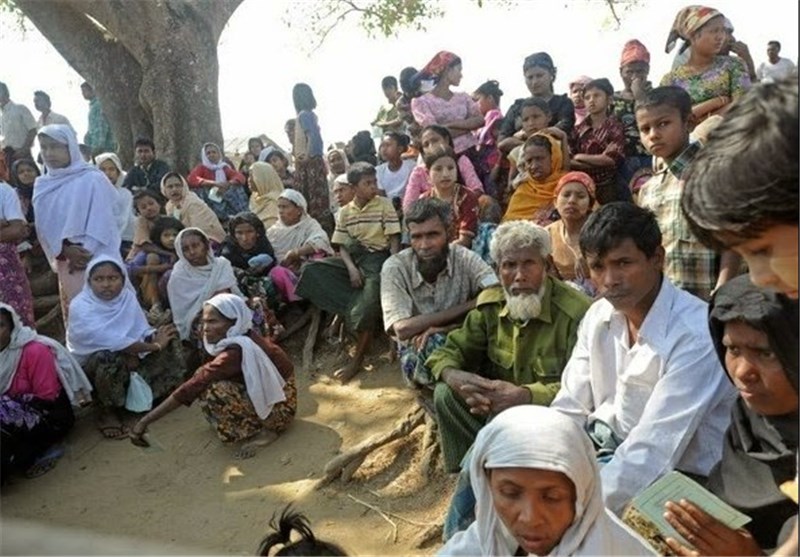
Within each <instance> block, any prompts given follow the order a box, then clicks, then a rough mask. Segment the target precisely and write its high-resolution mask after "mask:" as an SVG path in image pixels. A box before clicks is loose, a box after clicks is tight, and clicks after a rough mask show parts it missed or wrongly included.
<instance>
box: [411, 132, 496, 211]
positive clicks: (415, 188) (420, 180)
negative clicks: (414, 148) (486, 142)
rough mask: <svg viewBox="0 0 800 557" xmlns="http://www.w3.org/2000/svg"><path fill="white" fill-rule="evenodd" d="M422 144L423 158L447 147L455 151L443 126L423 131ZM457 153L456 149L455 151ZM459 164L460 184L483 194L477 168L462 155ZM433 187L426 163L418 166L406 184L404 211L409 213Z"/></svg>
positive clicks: (450, 138) (421, 135) (451, 139)
mask: <svg viewBox="0 0 800 557" xmlns="http://www.w3.org/2000/svg"><path fill="white" fill-rule="evenodd" d="M420 139H421V142H422V156H423V157H425V156H426V155H427V154H429V153H432V152H434V151H440V150H442V149H444V148H446V147H449V148H450V149H453V138H452V137H451V136H450V132H449V131H447V128H444V127H442V126H437V125H433V126H427V127H425V128H423V129H422V133H421V134H420ZM453 150H454V151H455V149H453ZM457 163H458V176H459V177H458V182H459V183H461V184H464V186H465V187H466V188H467V189H468V190H470V191H471V192H472V193H474V194H475V195H481V194H483V183H481V181H480V178H478V175H477V173H476V172H475V167H474V166H473V165H472V161H470V160H469V158H467V157H466V156H464V155H462V156H460V157H458V158H457ZM431 187H432V185H431V183H430V180H429V179H428V169H427V168H426V167H425V164H424V162H423V163H421V164H417V167H416V168H415V169H414V170H412V171H411V175H410V176H409V177H408V183H407V184H406V193H405V195H404V196H403V211H407V210H408V208H409V207H411V204H412V203H414V201H416V200H417V199H419V198H420V196H421V195H422V194H423V193H425V192H426V191H430V189H431Z"/></svg>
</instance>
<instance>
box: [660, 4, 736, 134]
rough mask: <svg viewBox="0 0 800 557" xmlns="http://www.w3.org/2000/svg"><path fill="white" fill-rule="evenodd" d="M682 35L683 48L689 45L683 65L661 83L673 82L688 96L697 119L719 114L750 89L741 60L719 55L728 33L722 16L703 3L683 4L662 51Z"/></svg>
mask: <svg viewBox="0 0 800 557" xmlns="http://www.w3.org/2000/svg"><path fill="white" fill-rule="evenodd" d="M679 37H680V38H682V39H683V40H684V41H686V42H685V43H684V45H683V46H682V47H681V48H682V49H685V48H686V47H688V46H689V45H690V44H691V47H692V48H691V54H690V55H689V61H688V62H687V63H686V64H683V65H681V66H678V67H677V68H675V69H673V70H672V71H670V72H669V73H667V74H666V75H665V76H664V77H663V78H662V79H661V85H675V86H678V87H681V88H682V89H685V90H686V91H687V92H688V93H689V96H690V97H692V103H693V106H692V113H693V114H694V116H695V118H697V119H698V121H702V120H704V119H706V118H707V117H709V116H711V115H714V114H723V113H724V112H725V111H727V109H728V107H729V105H730V103H731V102H733V101H735V100H736V99H738V98H739V97H741V96H742V95H743V94H744V92H745V91H747V89H749V88H750V75H749V73H748V71H747V68H746V67H745V65H744V63H743V62H742V61H741V60H740V59H738V58H735V57H732V56H721V55H720V51H721V50H722V48H723V46H724V45H725V42H726V40H727V38H728V32H727V31H726V29H725V16H724V15H723V14H722V13H721V12H719V11H717V10H715V9H714V8H709V7H706V6H687V7H686V8H683V9H682V10H681V11H679V12H678V14H677V15H676V16H675V22H674V23H673V24H672V30H671V31H670V33H669V37H668V38H667V46H666V51H667V52H670V51H672V49H673V48H675V43H676V42H677V39H678V38H679Z"/></svg>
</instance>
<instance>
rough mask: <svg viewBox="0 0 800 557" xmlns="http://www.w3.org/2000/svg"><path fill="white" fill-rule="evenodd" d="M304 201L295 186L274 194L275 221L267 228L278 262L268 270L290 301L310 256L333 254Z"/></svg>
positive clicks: (282, 294)
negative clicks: (294, 188)
mask: <svg viewBox="0 0 800 557" xmlns="http://www.w3.org/2000/svg"><path fill="white" fill-rule="evenodd" d="M307 210H308V204H307V203H306V199H305V197H303V194H302V193H300V192H299V191H297V190H288V189H287V190H284V191H283V193H281V194H280V196H279V197H278V214H279V219H278V222H276V223H275V224H273V225H272V226H271V227H270V228H269V229H268V230H267V238H268V239H269V241H270V244H272V249H273V250H274V252H275V258H276V259H277V261H278V265H276V266H275V267H273V268H272V270H271V271H270V273H269V276H270V278H271V279H272V282H273V284H274V285H275V288H277V290H278V292H280V294H281V296H282V297H283V299H284V301H287V302H294V301H297V300H299V299H300V298H299V297H298V296H297V295H296V294H295V292H294V291H295V287H296V286H297V280H298V276H299V275H300V268H301V267H302V265H303V263H305V262H306V261H307V260H308V259H311V258H320V257H327V256H329V255H333V247H331V243H330V240H329V239H328V235H327V234H326V233H325V231H324V230H323V229H322V226H320V224H319V223H318V222H317V221H316V220H315V219H313V218H311V216H310V215H309V214H308V212H307Z"/></svg>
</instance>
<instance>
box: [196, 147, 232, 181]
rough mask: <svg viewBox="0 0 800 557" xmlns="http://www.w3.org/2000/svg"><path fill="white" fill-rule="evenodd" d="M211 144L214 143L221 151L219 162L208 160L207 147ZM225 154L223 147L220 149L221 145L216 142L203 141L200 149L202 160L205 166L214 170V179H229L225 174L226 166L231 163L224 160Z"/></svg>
mask: <svg viewBox="0 0 800 557" xmlns="http://www.w3.org/2000/svg"><path fill="white" fill-rule="evenodd" d="M209 145H212V146H214V147H216V148H217V151H219V162H218V163H216V164H215V163H212V162H211V161H210V160H208V156H207V155H206V147H208V146H209ZM224 154H225V153H224V151H223V150H222V149H220V147H219V145H217V144H216V143H210V142H209V143H203V148H202V149H200V160H201V161H203V162H202V165H203V166H205V167H206V168H208V169H209V170H213V171H214V181H215V182H227V181H228V178H227V177H226V176H225V167H226V166H229V165H228V163H226V162H225V160H224V157H223V155H224Z"/></svg>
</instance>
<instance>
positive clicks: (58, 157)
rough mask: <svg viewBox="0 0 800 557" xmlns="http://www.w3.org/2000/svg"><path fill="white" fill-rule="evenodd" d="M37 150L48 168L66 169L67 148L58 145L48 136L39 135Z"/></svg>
mask: <svg viewBox="0 0 800 557" xmlns="http://www.w3.org/2000/svg"><path fill="white" fill-rule="evenodd" d="M39 150H40V151H41V155H42V160H43V161H44V164H46V165H47V167H48V168H66V167H68V166H69V163H70V158H69V147H68V146H67V145H66V144H64V143H59V142H58V141H56V140H55V139H53V138H52V137H50V136H49V135H44V134H43V133H40V134H39Z"/></svg>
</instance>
